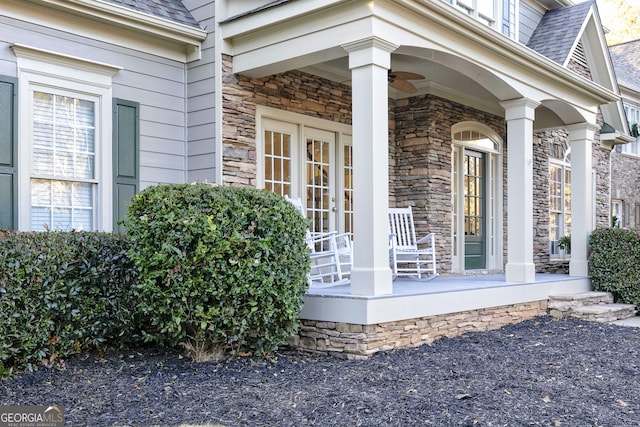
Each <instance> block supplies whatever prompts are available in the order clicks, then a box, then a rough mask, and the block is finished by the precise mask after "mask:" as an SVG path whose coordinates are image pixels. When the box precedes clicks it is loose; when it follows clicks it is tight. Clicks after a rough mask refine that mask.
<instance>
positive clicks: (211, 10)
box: [183, 0, 216, 182]
mask: <svg viewBox="0 0 640 427" xmlns="http://www.w3.org/2000/svg"><path fill="white" fill-rule="evenodd" d="M183 3H184V5H185V6H186V7H187V9H189V11H190V12H191V14H192V15H193V17H194V18H195V19H196V20H197V21H198V22H199V23H200V26H201V27H202V28H205V29H207V30H208V31H209V37H207V39H206V40H205V41H204V42H203V43H202V57H201V59H200V60H198V61H194V62H191V63H189V64H187V70H188V74H187V112H188V119H187V126H188V136H187V141H188V142H187V180H188V182H193V181H208V182H215V181H216V145H215V136H216V132H215V129H216V123H215V120H216V114H215V113H216V112H215V100H216V98H215V74H216V73H215V40H214V39H215V37H214V35H213V32H214V29H215V7H214V6H215V4H214V2H213V1H211V0H184V1H183Z"/></svg>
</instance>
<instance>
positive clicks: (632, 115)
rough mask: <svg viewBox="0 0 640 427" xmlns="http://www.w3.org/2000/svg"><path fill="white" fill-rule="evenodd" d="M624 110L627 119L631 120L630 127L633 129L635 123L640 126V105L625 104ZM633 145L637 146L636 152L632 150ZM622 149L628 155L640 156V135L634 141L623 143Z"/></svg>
mask: <svg viewBox="0 0 640 427" xmlns="http://www.w3.org/2000/svg"><path fill="white" fill-rule="evenodd" d="M624 111H625V114H626V116H627V119H628V120H629V129H631V127H632V126H633V124H634V123H635V124H637V125H638V126H640V107H637V106H635V105H625V106H624ZM632 146H633V147H634V148H635V151H636V152H635V153H634V152H633V150H632ZM621 151H622V154H625V155H627V156H632V157H640V136H639V137H637V138H636V140H635V141H633V142H629V143H627V144H623V145H622V146H621Z"/></svg>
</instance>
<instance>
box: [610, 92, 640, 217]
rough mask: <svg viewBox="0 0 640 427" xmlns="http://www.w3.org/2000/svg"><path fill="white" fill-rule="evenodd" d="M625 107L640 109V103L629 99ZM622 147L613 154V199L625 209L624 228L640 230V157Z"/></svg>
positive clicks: (625, 101)
mask: <svg viewBox="0 0 640 427" xmlns="http://www.w3.org/2000/svg"><path fill="white" fill-rule="evenodd" d="M624 103H625V105H630V106H632V107H634V108H637V109H640V103H638V102H634V101H632V100H629V99H625V100H624ZM621 148H622V147H619V148H617V149H616V150H614V151H613V152H612V153H611V198H612V199H617V200H620V201H622V203H623V204H624V208H625V217H624V221H623V223H622V226H623V227H628V228H640V221H636V216H637V215H640V191H638V188H640V174H638V171H639V170H640V156H637V155H633V154H626V153H622V150H621Z"/></svg>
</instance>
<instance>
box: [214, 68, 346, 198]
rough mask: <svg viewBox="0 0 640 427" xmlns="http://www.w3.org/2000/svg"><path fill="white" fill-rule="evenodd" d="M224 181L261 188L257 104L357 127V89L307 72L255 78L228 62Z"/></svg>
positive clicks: (224, 94)
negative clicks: (353, 122) (353, 112)
mask: <svg viewBox="0 0 640 427" xmlns="http://www.w3.org/2000/svg"><path fill="white" fill-rule="evenodd" d="M222 72H223V74H224V77H223V85H222V113H223V126H222V179H223V183H224V184H228V185H234V186H249V187H255V186H256V184H257V182H256V105H263V106H268V107H273V108H279V109H281V110H285V111H290V112H294V113H299V114H303V115H307V116H312V117H318V118H322V119H326V120H331V121H333V122H338V123H343V124H351V88H350V87H349V86H346V85H343V84H339V83H335V82H332V81H330V80H327V79H323V78H320V77H317V76H313V75H311V74H307V73H303V72H301V71H291V72H288V73H285V74H278V75H275V76H269V77H264V78H260V79H250V78H248V77H245V76H241V75H236V74H233V73H232V57H230V56H228V55H223V57H222Z"/></svg>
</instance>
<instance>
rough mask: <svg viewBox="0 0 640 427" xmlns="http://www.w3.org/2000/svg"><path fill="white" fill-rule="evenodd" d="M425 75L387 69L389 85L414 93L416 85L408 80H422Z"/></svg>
mask: <svg viewBox="0 0 640 427" xmlns="http://www.w3.org/2000/svg"><path fill="white" fill-rule="evenodd" d="M424 78H425V77H424V76H423V75H422V74H416V73H409V72H407V71H392V70H389V73H388V77H387V79H388V81H389V86H391V87H392V88H394V89H396V90H399V91H400V92H405V93H415V92H416V90H417V89H416V87H415V86H414V85H413V83H411V82H409V80H422V79H424Z"/></svg>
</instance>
